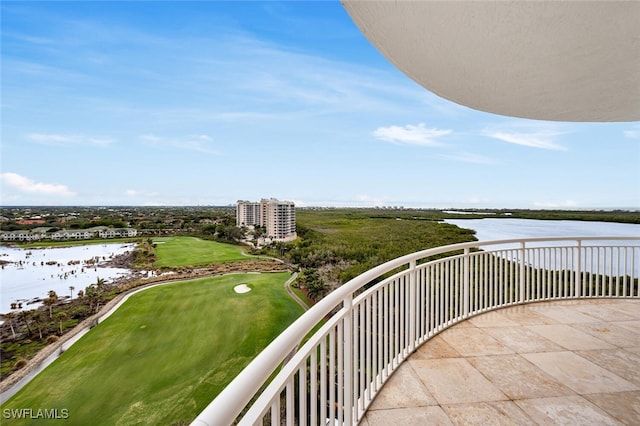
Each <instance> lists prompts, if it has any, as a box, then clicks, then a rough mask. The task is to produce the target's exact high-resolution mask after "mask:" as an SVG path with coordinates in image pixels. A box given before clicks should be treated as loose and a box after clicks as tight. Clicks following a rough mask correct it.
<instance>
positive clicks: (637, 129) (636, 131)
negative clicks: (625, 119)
mask: <svg viewBox="0 0 640 426" xmlns="http://www.w3.org/2000/svg"><path fill="white" fill-rule="evenodd" d="M624 136H625V137H627V138H629V139H640V125H636V126H633V127H632V128H631V129H629V130H625V131H624Z"/></svg>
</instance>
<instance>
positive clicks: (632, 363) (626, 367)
mask: <svg viewBox="0 0 640 426" xmlns="http://www.w3.org/2000/svg"><path fill="white" fill-rule="evenodd" d="M576 354H578V355H580V356H581V357H583V358H585V359H587V360H589V361H591V362H593V363H594V364H596V365H599V366H601V367H603V368H605V369H607V370H608V371H611V372H612V373H614V374H615V375H617V376H620V377H622V378H623V379H625V380H628V381H630V382H631V383H634V384H636V385H637V386H640V351H639V352H637V353H636V352H631V351H629V350H627V349H626V348H625V349H602V350H595V351H578V352H576ZM638 424H640V423H638Z"/></svg>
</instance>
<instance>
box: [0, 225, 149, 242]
mask: <svg viewBox="0 0 640 426" xmlns="http://www.w3.org/2000/svg"><path fill="white" fill-rule="evenodd" d="M50 229H51V228H50V227H49V228H47V227H40V228H34V229H29V230H19V231H0V241H38V240H44V239H51V240H56V241H60V240H88V239H91V238H117V237H119V238H124V237H135V236H137V235H138V231H137V230H136V229H133V228H108V227H106V226H96V227H93V228H88V229H60V230H58V231H55V232H48V231H49V230H50Z"/></svg>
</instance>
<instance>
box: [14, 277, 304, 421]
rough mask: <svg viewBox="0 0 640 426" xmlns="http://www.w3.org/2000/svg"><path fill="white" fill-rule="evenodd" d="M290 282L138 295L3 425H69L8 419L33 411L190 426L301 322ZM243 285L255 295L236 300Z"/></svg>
mask: <svg viewBox="0 0 640 426" xmlns="http://www.w3.org/2000/svg"><path fill="white" fill-rule="evenodd" d="M289 277H290V274H289V273H266V274H229V275H224V276H219V277H212V278H204V279H197V280H190V281H181V282H176V283H172V284H165V285H161V286H158V287H154V288H151V289H148V290H145V291H143V292H140V293H138V294H135V295H133V296H131V298H130V299H129V300H128V301H127V302H126V303H125V304H123V305H122V306H121V307H120V309H118V310H117V311H116V312H115V313H114V314H113V315H111V316H110V317H109V318H108V319H106V320H105V321H104V322H103V323H101V324H99V325H97V326H96V327H94V328H93V329H92V330H91V331H90V332H89V333H88V334H87V335H85V336H84V337H83V338H82V339H81V340H80V341H78V342H77V343H76V344H75V345H73V346H72V347H71V348H70V349H69V350H68V351H67V352H65V353H64V354H63V355H62V356H61V357H60V358H58V359H57V360H56V361H55V362H54V363H53V364H51V365H50V366H49V367H47V368H46V369H45V370H44V371H43V372H42V373H40V374H39V375H38V376H36V377H35V378H34V379H33V380H32V381H31V382H30V383H29V384H28V385H26V386H25V387H24V388H23V389H21V390H20V391H19V392H18V393H17V394H16V395H14V396H13V397H12V398H11V399H9V400H8V401H7V402H6V403H5V404H3V406H2V413H3V424H30V423H36V422H37V424H39V425H40V424H47V423H49V422H50V423H55V422H60V420H45V419H43V418H33V419H32V418H28V419H21V420H20V419H16V418H7V417H15V416H7V415H6V414H10V413H12V411H10V410H25V409H27V410H28V409H31V410H32V411H31V417H34V416H36V415H37V414H38V413H39V412H38V410H57V412H56V413H57V414H58V415H59V416H61V415H62V414H64V415H65V416H66V417H67V419H66V420H65V422H66V423H69V424H78V425H87V424H91V425H99V424H104V425H116V424H122V425H125V424H126V425H129V424H149V425H158V424H165V425H170V424H188V423H189V422H190V421H191V420H193V419H194V418H195V416H197V415H198V413H199V412H200V411H201V410H202V409H204V407H206V406H207V404H208V403H209V402H210V401H211V400H212V399H213V397H214V396H215V395H217V394H218V393H219V392H220V391H221V389H223V388H224V386H225V385H226V384H227V383H228V382H230V381H231V380H232V379H233V377H235V376H236V375H237V374H238V372H239V371H240V370H242V368H243V367H244V366H245V365H246V364H248V363H249V361H250V360H251V359H252V358H253V357H255V355H257V354H258V353H259V352H260V351H261V350H262V349H263V348H264V347H265V346H266V345H267V344H268V343H269V342H270V341H271V340H273V339H274V338H275V337H276V336H277V335H278V334H279V333H280V332H281V331H282V330H283V329H284V328H286V327H287V326H288V325H289V324H290V323H291V322H293V321H294V320H295V319H296V318H297V317H298V316H300V315H301V314H302V308H300V306H298V305H297V304H296V303H295V302H294V301H293V300H292V299H291V298H290V297H289V296H288V295H287V294H286V291H285V290H284V287H283V284H284V282H285V281H286V280H287V279H288V278H289ZM242 284H244V285H245V286H246V287H239V289H241V288H245V290H246V288H247V287H248V288H249V289H250V291H248V292H245V293H238V292H236V291H234V288H235V287H236V286H240V285H242ZM51 412H52V411H50V413H51ZM40 413H42V412H40Z"/></svg>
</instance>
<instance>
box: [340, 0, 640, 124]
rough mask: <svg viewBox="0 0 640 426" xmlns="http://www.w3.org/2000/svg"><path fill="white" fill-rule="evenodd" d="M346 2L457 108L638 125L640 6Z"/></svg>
mask: <svg viewBox="0 0 640 426" xmlns="http://www.w3.org/2000/svg"><path fill="white" fill-rule="evenodd" d="M342 4H343V6H344V8H345V9H346V10H347V12H348V13H349V15H350V16H351V19H352V20H353V21H354V22H355V24H356V25H357V26H358V28H359V29H360V31H362V33H363V34H364V35H365V36H366V37H367V38H368V39H369V41H370V42H371V43H372V44H373V45H374V46H375V47H376V48H377V49H378V50H379V51H380V52H381V53H382V54H383V55H384V56H385V57H386V58H387V59H388V60H389V61H391V62H392V63H393V64H394V65H395V66H396V67H397V68H399V69H400V70H401V71H402V72H404V73H405V74H406V75H407V76H409V77H410V78H412V79H413V80H415V81H416V82H417V83H419V84H420V85H422V86H423V87H425V88H426V89H428V90H430V91H431V92H433V93H435V94H437V95H439V96H441V97H443V98H446V99H449V100H451V101H453V102H456V103H458V104H461V105H466V106H468V107H471V108H474V109H478V110H481V111H487V112H491V113H495V114H501V115H506V116H512V117H522V118H531V119H538V120H552V121H581V122H605V121H620V122H622V121H637V120H640V0H631V1H612V0H601V1H562V0H551V1H488V0H487V1H453V0H452V1H402V0H400V1H374V0H342Z"/></svg>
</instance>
